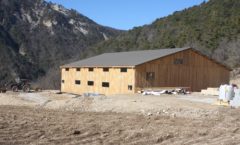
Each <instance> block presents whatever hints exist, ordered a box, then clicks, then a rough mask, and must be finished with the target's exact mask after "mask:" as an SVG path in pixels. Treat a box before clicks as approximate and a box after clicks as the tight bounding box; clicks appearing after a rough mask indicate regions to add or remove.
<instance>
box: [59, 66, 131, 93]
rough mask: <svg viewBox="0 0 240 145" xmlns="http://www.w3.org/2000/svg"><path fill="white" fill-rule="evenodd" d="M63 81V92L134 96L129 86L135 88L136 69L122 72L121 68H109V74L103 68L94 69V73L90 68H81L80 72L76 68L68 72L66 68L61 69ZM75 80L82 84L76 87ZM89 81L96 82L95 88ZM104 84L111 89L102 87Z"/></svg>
mask: <svg viewBox="0 0 240 145" xmlns="http://www.w3.org/2000/svg"><path fill="white" fill-rule="evenodd" d="M61 71H62V80H64V83H62V84H61V91H62V92H68V93H74V94H83V93H100V94H106V95H110V94H132V93H134V89H133V90H128V85H132V86H133V88H134V87H135V86H134V82H135V80H134V79H135V77H134V74H135V69H133V68H128V69H127V72H120V68H109V71H108V72H104V71H103V68H94V70H93V71H89V70H88V68H81V70H80V71H76V68H69V71H66V70H65V68H62V69H61ZM75 80H80V81H81V84H80V85H76V84H75ZM88 81H94V85H93V86H88V84H87V82H88ZM102 82H109V85H110V86H109V88H107V87H102Z"/></svg>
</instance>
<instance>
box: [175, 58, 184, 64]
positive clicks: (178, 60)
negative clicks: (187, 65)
mask: <svg viewBox="0 0 240 145" xmlns="http://www.w3.org/2000/svg"><path fill="white" fill-rule="evenodd" d="M173 63H174V64H183V59H182V58H176V59H174V62H173Z"/></svg>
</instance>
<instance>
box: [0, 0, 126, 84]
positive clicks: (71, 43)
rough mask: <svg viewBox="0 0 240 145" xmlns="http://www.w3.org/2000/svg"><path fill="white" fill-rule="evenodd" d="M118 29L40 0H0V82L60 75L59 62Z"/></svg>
mask: <svg viewBox="0 0 240 145" xmlns="http://www.w3.org/2000/svg"><path fill="white" fill-rule="evenodd" d="M120 33H122V31H119V30H116V29H112V28H108V27H104V26H101V25H98V24H97V23H95V22H94V21H92V20H90V19H89V18H87V17H85V16H83V15H81V14H79V13H78V12H76V11H75V10H68V9H65V8H64V7H62V6H60V5H56V4H52V3H48V2H45V1H43V0H0V82H1V83H3V82H5V81H7V80H9V79H14V78H16V77H21V78H29V79H33V80H36V79H37V78H39V77H43V76H45V75H46V73H50V74H48V75H50V76H54V75H55V73H57V75H58V76H59V71H58V69H57V68H58V67H59V65H61V64H63V63H66V62H68V61H69V59H71V60H75V59H79V58H81V57H83V56H82V55H83V52H84V51H86V50H87V47H89V46H91V45H93V44H96V43H98V42H101V41H105V40H108V39H109V38H112V37H115V36H117V35H118V34H120ZM49 70H50V72H49Z"/></svg>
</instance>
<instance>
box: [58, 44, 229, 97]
mask: <svg viewBox="0 0 240 145" xmlns="http://www.w3.org/2000/svg"><path fill="white" fill-rule="evenodd" d="M230 71H231V69H230V68H228V67H226V66H224V65H222V64H220V63H218V62H216V61H214V60H213V59H210V58H209V57H207V56H205V55H203V54H201V53H200V52H199V51H197V50H195V49H192V48H176V49H158V50H144V51H131V52H117V53H104V54H102V55H98V56H95V57H91V58H88V59H84V60H80V61H77V62H73V63H71V64H67V65H63V66H61V73H62V83H61V91H62V92H68V93H74V94H83V93H100V94H107V95H109V94H133V93H136V92H137V90H139V89H143V88H151V87H154V88H155V87H190V89H191V90H192V91H200V90H201V89H206V88H207V87H219V86H220V85H221V84H224V83H229V74H230Z"/></svg>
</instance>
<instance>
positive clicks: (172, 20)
mask: <svg viewBox="0 0 240 145" xmlns="http://www.w3.org/2000/svg"><path fill="white" fill-rule="evenodd" d="M186 46H191V47H194V48H196V49H199V50H200V51H202V52H203V53H205V54H207V55H209V56H211V57H213V58H215V59H217V60H218V61H221V62H223V63H225V64H227V65H229V66H231V67H237V66H240V1H239V0H210V1H208V2H204V3H202V4H201V5H199V6H194V7H192V8H189V9H185V10H183V11H179V12H175V13H174V14H172V15H170V16H167V17H165V18H160V19H157V20H156V21H154V22H153V23H152V24H150V25H145V26H142V27H136V28H134V29H132V30H130V31H128V32H127V33H124V34H122V35H120V36H119V37H117V38H114V39H111V40H109V41H105V42H102V43H100V44H98V45H97V46H95V47H94V48H93V49H92V52H90V55H92V54H96V53H102V52H108V51H130V50H136V49H159V48H174V47H186ZM88 55H89V54H88Z"/></svg>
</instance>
